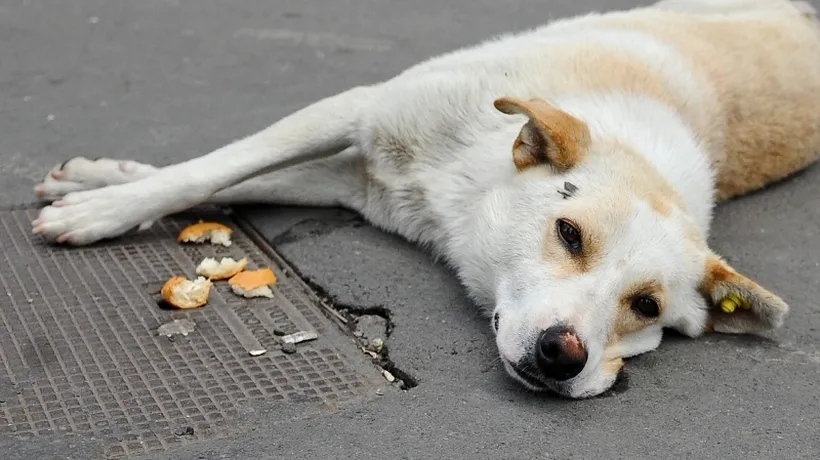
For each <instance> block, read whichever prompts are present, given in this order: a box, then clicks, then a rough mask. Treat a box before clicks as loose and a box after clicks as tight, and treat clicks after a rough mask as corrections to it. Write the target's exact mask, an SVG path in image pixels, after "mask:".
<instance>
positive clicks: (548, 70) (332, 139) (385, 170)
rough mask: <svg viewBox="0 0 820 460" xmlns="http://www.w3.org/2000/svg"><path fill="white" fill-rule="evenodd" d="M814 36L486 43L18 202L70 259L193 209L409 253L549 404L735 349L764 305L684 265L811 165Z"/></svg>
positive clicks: (675, 5)
mask: <svg viewBox="0 0 820 460" xmlns="http://www.w3.org/2000/svg"><path fill="white" fill-rule="evenodd" d="M818 107H820V29H819V28H818V22H817V20H816V19H815V16H814V11H813V10H812V9H811V7H810V6H809V5H808V4H806V3H802V2H790V1H787V0H671V1H670V0H667V1H663V2H660V3H658V4H655V5H653V6H651V7H642V8H637V9H633V10H629V11H623V12H611V13H607V14H589V15H584V16H580V17H576V18H570V19H565V20H558V21H555V22H552V23H550V24H548V25H546V26H544V27H541V28H536V29H533V30H528V31H524V32H521V33H516V34H511V35H505V36H501V37H497V38H495V39H492V40H489V41H487V42H485V43H482V44H480V45H477V46H475V47H470V48H466V49H462V50H458V51H455V52H452V53H449V54H445V55H442V56H438V57H436V58H434V59H431V60H428V61H426V62H422V63H420V64H418V65H416V66H414V67H411V68H410V69H408V70H406V71H405V72H403V73H401V74H399V75H398V76H396V77H395V78H392V79H390V80H387V81H384V82H382V83H380V84H376V85H373V86H364V87H357V88H353V89H350V90H349V91H346V92H343V93H340V94H338V95H335V96H332V97H328V98H326V99H323V100H320V101H318V102H316V103H314V104H312V105H309V106H307V107H306V108H304V109H302V110H300V111H298V112H296V113H294V114H292V115H290V116H288V117H285V118H284V119H282V120H280V121H279V122H277V123H275V124H273V125H272V126H270V127H269V128H267V129H265V130H263V131H261V132H259V133H256V134H253V135H250V136H249V137H247V138H244V139H241V140H238V141H236V142H234V143H231V144H230V145H227V146H225V147H222V148H220V149H218V150H216V151H214V152H212V153H210V154H207V155H204V156H201V157H198V158H195V159H192V160H190V161H186V162H183V163H179V164H175V165H172V166H168V167H164V168H157V167H154V166H150V165H146V164H141V163H137V162H134V161H116V160H111V159H99V160H96V161H91V160H87V159H84V158H82V157H79V158H75V159H72V160H69V161H67V162H66V163H64V164H63V165H61V166H59V167H56V168H55V169H54V170H52V171H51V172H50V173H49V174H48V176H47V177H46V179H45V180H44V182H43V183H41V184H39V185H37V186H36V189H35V191H36V193H37V195H39V196H40V197H41V198H42V199H44V200H48V201H50V202H51V204H50V205H49V206H46V207H44V208H43V209H42V211H41V213H40V215H39V217H38V218H37V219H36V220H35V221H34V222H33V223H32V225H33V232H34V233H35V234H38V235H42V236H43V237H45V238H46V239H48V240H50V241H53V242H56V243H65V244H72V245H85V244H90V243H93V242H95V241H98V240H101V239H105V238H112V237H116V236H118V235H121V234H123V233H125V232H126V231H128V230H130V229H132V228H134V227H139V228H145V227H147V226H148V225H150V223H151V222H152V221H154V220H156V219H158V218H160V217H162V216H165V215H168V214H172V213H175V212H179V211H182V210H185V209H187V208H189V207H191V206H194V205H197V204H200V203H204V202H207V203H215V204H223V205H231V204H238V203H276V204H286V205H304V206H344V207H347V208H350V209H352V210H355V211H357V212H359V213H360V214H362V215H363V216H364V217H365V218H366V219H368V220H369V221H370V222H371V223H372V224H374V225H376V226H378V227H380V228H382V229H384V230H386V231H390V232H395V233H397V234H400V235H402V236H403V237H405V238H406V239H408V240H410V241H413V242H415V243H418V244H420V245H423V246H425V247H428V248H431V249H432V250H433V251H434V252H435V253H436V254H438V255H440V256H442V257H443V258H444V259H445V260H447V261H448V263H449V264H450V265H451V266H452V267H453V268H454V269H455V270H456V271H457V273H458V276H459V277H460V280H461V281H462V283H463V285H464V286H465V288H466V291H467V293H468V294H469V296H470V297H471V298H472V299H473V300H474V301H475V302H476V303H477V304H479V305H480V306H482V307H483V308H485V309H486V310H487V312H488V313H489V315H488V316H489V317H490V324H491V327H492V330H493V332H494V333H495V334H496V343H497V346H498V352H499V354H500V356H501V360H502V361H503V363H504V366H505V367H506V370H507V371H508V372H509V374H510V375H511V376H512V377H514V378H515V379H517V380H518V381H520V382H521V383H522V384H523V385H524V386H526V387H528V388H530V389H533V390H547V389H551V390H554V391H555V392H557V393H560V394H562V395H565V396H568V397H572V398H582V397H589V396H593V395H598V394H600V393H602V392H604V391H605V390H607V389H608V388H610V387H611V386H612V384H613V382H615V380H616V377H617V375H618V374H619V372H620V371H621V370H622V368H623V365H624V361H623V359H624V358H626V357H629V356H634V355H637V354H640V353H644V352H647V351H650V350H653V349H654V348H656V347H657V346H658V345H659V344H660V342H661V335H662V329H663V328H674V329H677V330H679V331H681V332H682V333H683V334H685V335H688V336H692V337H695V336H699V335H701V334H703V333H704V332H707V331H717V332H722V333H756V332H760V331H766V330H769V329H772V328H775V327H779V326H780V325H781V324H782V323H783V320H784V316H785V315H786V313H787V309H788V307H787V305H786V303H784V302H783V301H782V300H781V299H780V298H779V297H777V296H776V295H775V294H773V293H771V292H770V291H768V290H766V289H765V288H763V287H761V286H759V285H758V284H757V283H756V282H755V281H752V280H751V279H749V278H747V277H746V276H744V275H742V274H741V273H738V272H737V271H735V270H734V269H733V268H732V267H730V266H729V265H728V264H727V263H726V262H725V261H724V260H723V259H721V257H719V256H718V255H717V254H715V253H714V252H713V251H712V250H710V248H709V247H708V246H707V239H708V233H709V227H710V223H711V216H712V211H713V207H714V205H715V203H716V202H719V201H722V200H727V199H730V198H733V197H736V196H739V195H742V194H745V193H748V192H751V191H754V190H758V189H761V188H763V187H764V186H766V185H767V184H770V183H772V182H774V181H777V180H780V179H782V178H785V177H787V176H789V175H791V174H792V173H794V172H796V171H798V170H800V169H802V168H805V167H807V166H808V165H810V164H811V163H813V162H814V161H815V160H817V158H818V154H817V152H819V151H820V110H818Z"/></svg>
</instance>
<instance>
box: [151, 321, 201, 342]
mask: <svg viewBox="0 0 820 460" xmlns="http://www.w3.org/2000/svg"><path fill="white" fill-rule="evenodd" d="M195 328H196V323H195V322H193V321H191V320H190V319H187V318H184V319H175V320H173V321H170V322H167V323H165V324H163V325H162V326H160V327H159V328H157V333H158V334H159V335H163V336H165V337H168V338H169V339H170V338H172V337H173V336H174V335H181V336H187V335H188V334H190V333H191V332H194V329H195Z"/></svg>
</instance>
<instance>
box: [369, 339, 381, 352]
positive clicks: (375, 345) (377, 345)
mask: <svg viewBox="0 0 820 460" xmlns="http://www.w3.org/2000/svg"><path fill="white" fill-rule="evenodd" d="M365 348H366V349H367V350H369V351H372V352H373V353H376V354H379V353H381V351H382V348H384V340H382V339H381V338H375V339H373V340H370V341H369V342H368V343H367V346H366V347H365Z"/></svg>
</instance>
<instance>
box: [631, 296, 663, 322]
mask: <svg viewBox="0 0 820 460" xmlns="http://www.w3.org/2000/svg"><path fill="white" fill-rule="evenodd" d="M632 310H633V311H634V312H635V313H637V314H639V315H641V316H645V317H647V318H656V317H657V316H658V315H660V313H661V311H660V307H658V302H656V301H655V299H653V298H651V297H646V296H640V297H635V298H634V299H632Z"/></svg>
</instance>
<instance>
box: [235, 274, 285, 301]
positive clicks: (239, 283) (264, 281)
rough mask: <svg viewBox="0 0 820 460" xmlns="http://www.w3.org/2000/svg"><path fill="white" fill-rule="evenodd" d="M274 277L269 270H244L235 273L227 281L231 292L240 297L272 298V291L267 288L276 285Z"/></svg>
mask: <svg viewBox="0 0 820 460" xmlns="http://www.w3.org/2000/svg"><path fill="white" fill-rule="evenodd" d="M276 282H277V279H276V275H275V274H274V273H273V270H271V269H270V268H262V269H259V270H246V271H243V272H240V273H237V274H236V275H235V276H233V277H232V278H231V279H229V280H228V284H229V285H230V286H231V290H232V291H233V292H234V294H236V295H238V296H240V297H247V298H252V297H267V298H273V291H271V289H270V287H269V286H272V285H274V284H276Z"/></svg>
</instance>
